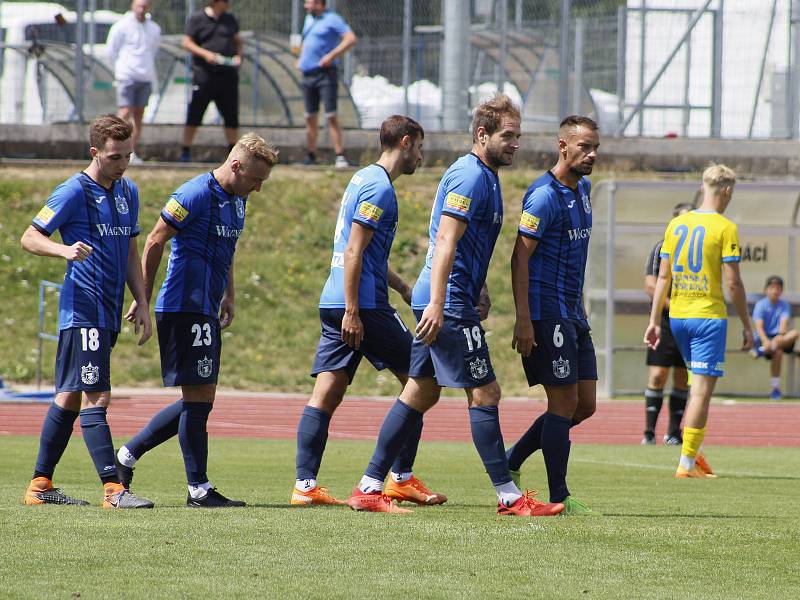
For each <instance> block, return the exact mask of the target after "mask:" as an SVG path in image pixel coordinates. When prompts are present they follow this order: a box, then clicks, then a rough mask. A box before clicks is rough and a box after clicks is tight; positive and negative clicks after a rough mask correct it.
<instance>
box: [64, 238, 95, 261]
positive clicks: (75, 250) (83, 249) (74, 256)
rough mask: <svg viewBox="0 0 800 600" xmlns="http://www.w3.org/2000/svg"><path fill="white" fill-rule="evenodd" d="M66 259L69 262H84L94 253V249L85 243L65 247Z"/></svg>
mask: <svg viewBox="0 0 800 600" xmlns="http://www.w3.org/2000/svg"><path fill="white" fill-rule="evenodd" d="M65 249H66V250H65V252H64V258H66V259H67V260H77V261H83V260H85V259H86V258H88V257H89V255H90V254H91V253H92V247H91V246H90V245H89V244H84V243H83V242H75V243H74V244H72V246H65Z"/></svg>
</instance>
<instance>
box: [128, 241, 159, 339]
mask: <svg viewBox="0 0 800 600" xmlns="http://www.w3.org/2000/svg"><path fill="white" fill-rule="evenodd" d="M125 280H126V281H127V283H128V288H129V289H130V290H131V294H133V303H132V304H131V308H130V310H129V311H128V314H126V315H125V320H126V321H128V322H130V323H133V332H134V333H135V334H136V335H139V329H140V328H141V329H142V337H140V338H139V345H140V346H141V345H142V344H144V343H145V342H146V341H147V340H149V339H150V336H152V335H153V322H152V321H151V320H150V306H149V302H148V300H147V296H146V295H145V291H144V278H143V277H142V264H141V262H140V259H139V248H138V247H137V246H136V238H131V239H130V240H128V263H127V270H126V272H125ZM134 305H135V306H134Z"/></svg>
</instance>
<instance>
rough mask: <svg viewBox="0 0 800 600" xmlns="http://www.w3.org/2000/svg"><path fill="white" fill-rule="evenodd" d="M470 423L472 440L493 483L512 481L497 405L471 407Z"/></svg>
mask: <svg viewBox="0 0 800 600" xmlns="http://www.w3.org/2000/svg"><path fill="white" fill-rule="evenodd" d="M469 425H470V428H471V429H472V442H473V443H474V444H475V448H476V449H477V450H478V454H480V456H481V460H482V461H483V466H484V467H486V472H487V473H488V474H489V478H490V479H491V480H492V485H503V484H504V483H508V482H509V481H511V475H510V473H509V472H508V460H507V459H506V451H505V446H504V445H503V434H502V432H501V431H500V414H499V412H498V410H497V407H496V406H472V407H470V409H469Z"/></svg>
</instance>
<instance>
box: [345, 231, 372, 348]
mask: <svg viewBox="0 0 800 600" xmlns="http://www.w3.org/2000/svg"><path fill="white" fill-rule="evenodd" d="M374 233H375V232H374V231H373V230H372V229H370V228H369V227H366V226H364V225H361V224H360V223H355V222H354V223H353V225H352V227H351V228H350V237H349V239H348V240H347V247H346V248H345V250H344V304H345V309H344V317H343V318H342V341H343V342H344V343H345V344H347V345H348V346H350V347H351V348H355V349H356V350H358V349H359V348H360V347H361V340H362V339H364V324H363V323H362V322H361V318H360V317H359V316H358V284H359V282H360V281H361V271H362V269H363V266H364V250H365V249H366V248H367V246H368V245H369V243H370V242H371V241H372V236H373V235H374Z"/></svg>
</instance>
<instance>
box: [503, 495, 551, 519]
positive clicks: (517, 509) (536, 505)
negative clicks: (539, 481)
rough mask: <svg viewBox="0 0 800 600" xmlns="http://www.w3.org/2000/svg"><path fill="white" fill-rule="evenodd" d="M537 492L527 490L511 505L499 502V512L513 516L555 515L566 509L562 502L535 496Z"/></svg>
mask: <svg viewBox="0 0 800 600" xmlns="http://www.w3.org/2000/svg"><path fill="white" fill-rule="evenodd" d="M536 494H537V492H536V490H525V495H524V496H521V497H520V498H519V499H518V500H517V501H516V502H514V504H512V505H511V506H506V505H505V504H502V503H500V504H498V505H497V514H498V515H504V516H513V517H553V516H555V515H557V514H559V513H560V512H561V511H562V510H564V505H563V504H561V502H542V501H541V500H537V499H536V498H534V496H535V495H536Z"/></svg>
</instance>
